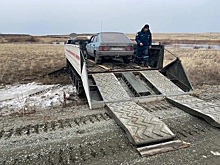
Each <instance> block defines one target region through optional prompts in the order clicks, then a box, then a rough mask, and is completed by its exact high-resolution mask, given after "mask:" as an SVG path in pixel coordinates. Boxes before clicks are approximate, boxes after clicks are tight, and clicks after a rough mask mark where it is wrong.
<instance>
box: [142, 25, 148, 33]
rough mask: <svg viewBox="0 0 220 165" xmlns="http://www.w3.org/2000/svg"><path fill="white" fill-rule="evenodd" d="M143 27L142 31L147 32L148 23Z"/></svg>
mask: <svg viewBox="0 0 220 165" xmlns="http://www.w3.org/2000/svg"><path fill="white" fill-rule="evenodd" d="M143 29H144V32H147V31H148V30H149V25H148V24H146V25H144V27H143Z"/></svg>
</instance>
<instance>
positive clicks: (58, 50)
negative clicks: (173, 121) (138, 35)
mask: <svg viewBox="0 0 220 165" xmlns="http://www.w3.org/2000/svg"><path fill="white" fill-rule="evenodd" d="M153 35H154V36H153V37H154V41H157V40H162V41H164V42H167V40H168V41H169V40H171V39H172V40H175V41H176V43H178V42H179V41H185V42H186V41H188V43H191V42H195V41H203V44H207V43H210V41H211V42H213V43H214V44H215V42H216V41H219V40H220V33H210V34H209V33H207V34H206V33H204V34H171V33H170V34H153ZM128 36H129V37H131V38H132V34H128ZM7 37H12V36H7ZM133 37H134V34H133ZM20 38H21V41H22V40H23V39H24V38H28V36H20ZM66 38H67V36H63V37H62V36H47V37H46V36H41V37H38V38H37V41H41V42H43V43H50V42H52V41H57V42H61V41H64V40H65V39H66ZM185 42H183V43H185ZM198 43H200V42H198ZM219 43H220V42H219ZM167 49H168V50H170V51H171V52H172V53H174V54H176V55H177V56H179V57H180V59H181V60H182V63H183V65H184V67H185V70H186V72H187V74H188V76H189V78H190V80H191V81H192V84H193V85H194V87H196V86H198V85H203V84H210V85H214V84H219V82H220V50H212V49H208V50H201V49H183V48H179V47H175V48H167ZM172 59H173V58H172V56H170V54H169V53H168V52H167V51H165V61H164V64H167V63H169V62H170V61H171V60H172ZM0 66H1V67H0V73H1V74H0V83H1V84H11V83H24V82H32V81H37V82H42V83H45V84H51V83H64V84H65V83H69V79H68V76H66V75H62V76H61V77H60V78H59V77H58V78H49V77H48V76H46V75H47V74H48V73H50V72H52V71H55V70H57V69H60V68H62V67H64V66H65V56H64V47H63V45H60V44H53V45H52V44H50V45H49V44H39V43H35V44H30V43H28V44H27V43H26V44H24V43H22V44H21V43H16V44H15V43H14V44H13V43H8V44H5V43H4V44H0Z"/></svg>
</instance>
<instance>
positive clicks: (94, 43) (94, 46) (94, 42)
mask: <svg viewBox="0 0 220 165" xmlns="http://www.w3.org/2000/svg"><path fill="white" fill-rule="evenodd" d="M96 44H97V35H95V36H94V39H93V41H92V42H91V53H92V55H93V56H95V55H94V52H95V50H96Z"/></svg>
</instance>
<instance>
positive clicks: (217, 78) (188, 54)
mask: <svg viewBox="0 0 220 165" xmlns="http://www.w3.org/2000/svg"><path fill="white" fill-rule="evenodd" d="M168 50H169V51H171V52H172V53H174V54H175V55H177V56H178V57H180V59H181V61H182V64H183V66H184V68H185V71H186V73H187V75H188V77H189V79H190V80H191V82H192V84H193V86H194V87H197V86H200V85H203V84H209V85H220V50H199V49H183V48H178V47H177V48H169V49H168ZM172 59H173V57H172V56H171V55H170V54H169V53H168V52H167V51H165V60H164V64H165V65H166V64H167V63H169V62H170V61H171V60H172Z"/></svg>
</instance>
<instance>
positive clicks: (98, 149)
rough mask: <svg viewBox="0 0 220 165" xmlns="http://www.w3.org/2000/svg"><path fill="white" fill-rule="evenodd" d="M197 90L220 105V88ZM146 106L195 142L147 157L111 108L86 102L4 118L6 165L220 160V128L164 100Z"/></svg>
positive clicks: (0, 143)
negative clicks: (112, 115)
mask: <svg viewBox="0 0 220 165" xmlns="http://www.w3.org/2000/svg"><path fill="white" fill-rule="evenodd" d="M197 92H198V93H197V96H198V97H200V98H201V99H204V100H206V101H210V102H213V103H216V104H220V86H215V88H213V87H210V86H204V87H203V88H201V89H199V90H197ZM140 105H141V106H142V107H144V108H145V109H146V111H148V112H150V113H151V114H153V115H155V116H156V117H158V118H160V119H161V120H162V121H164V122H165V123H166V124H167V125H168V126H169V128H170V129H171V130H172V131H173V132H174V133H175V134H176V138H175V139H180V140H184V141H186V142H189V143H191V146H190V147H189V148H185V149H180V150H176V151H171V152H167V153H162V154H157V155H155V156H149V157H144V158H142V157H141V156H140V155H139V154H138V152H137V151H136V148H135V146H133V145H132V144H131V143H130V142H129V141H128V139H127V137H126V134H125V132H124V131H123V130H122V129H121V128H120V127H119V126H118V125H117V124H116V123H115V121H114V120H113V119H112V118H111V116H110V115H109V114H108V111H107V110H106V109H105V108H103V109H97V110H89V109H88V106H87V105H86V104H85V103H84V104H83V105H77V106H70V107H66V108H63V107H53V108H49V109H48V108H47V109H43V108H41V109H37V110H36V111H35V112H34V113H30V114H23V115H16V114H13V115H5V116H1V117H0V148H1V149H0V164H32V165H33V164H97V165H101V164H113V165H118V164H158V165H161V164H166V165H167V164H178V165H179V164H184V165H185V164H192V165H197V164H198V165H201V164H202V165H206V164H219V161H220V138H219V137H220V129H217V128H215V127H212V126H210V125H209V124H208V123H207V122H206V121H204V120H203V119H200V118H197V117H194V116H192V115H189V114H187V113H185V112H183V111H182V110H180V109H178V108H177V107H175V106H173V105H171V104H170V103H168V102H166V101H164V100H162V101H159V102H152V103H151V105H150V106H149V105H148V104H145V103H144V104H140Z"/></svg>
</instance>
